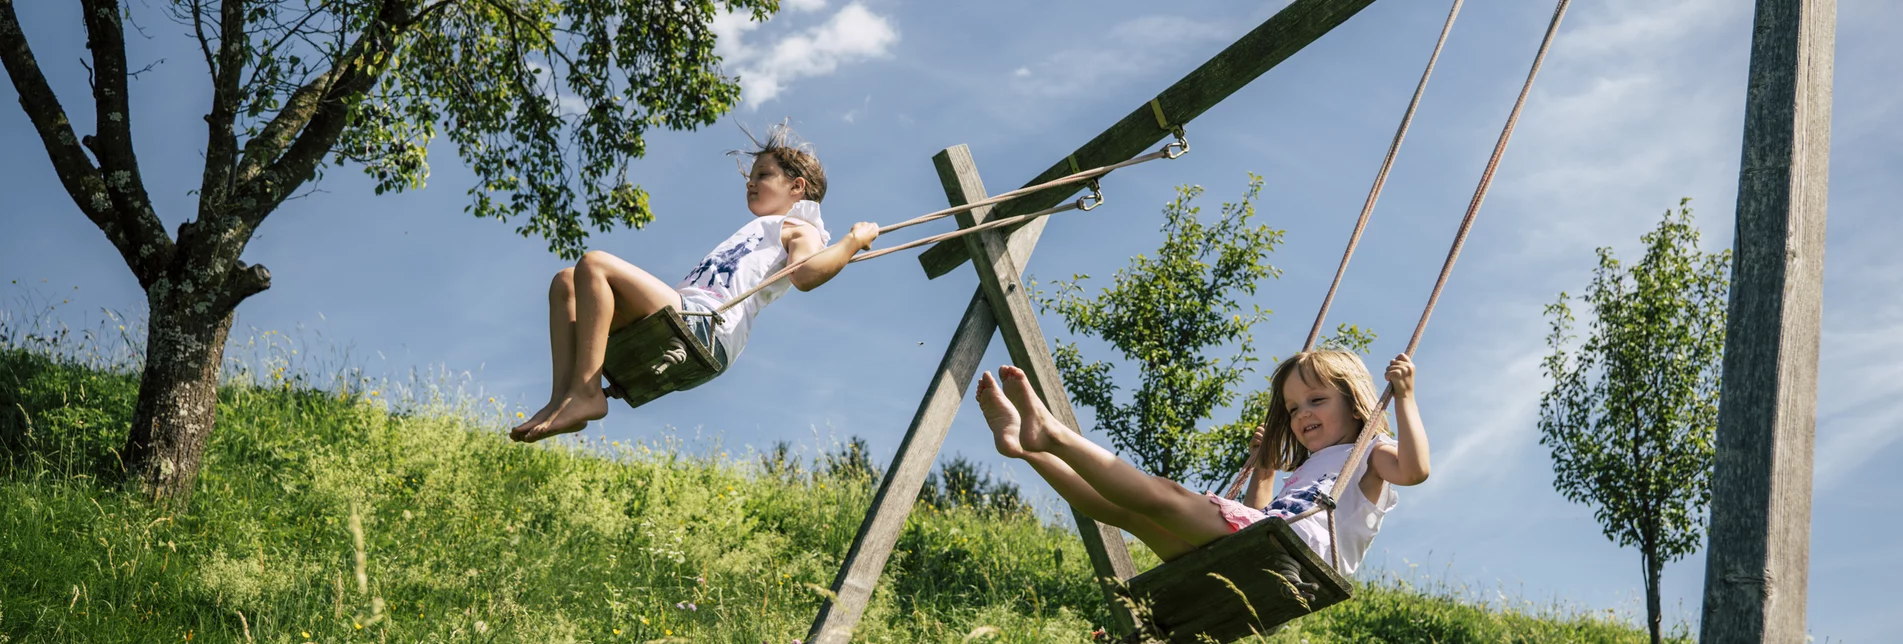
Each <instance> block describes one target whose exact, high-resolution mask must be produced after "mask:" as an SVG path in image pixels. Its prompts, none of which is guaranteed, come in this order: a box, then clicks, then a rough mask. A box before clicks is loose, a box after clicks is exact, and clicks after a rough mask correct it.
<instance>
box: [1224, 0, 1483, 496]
mask: <svg viewBox="0 0 1903 644" xmlns="http://www.w3.org/2000/svg"><path fill="white" fill-rule="evenodd" d="M1464 3H1465V0H1454V7H1453V9H1452V10H1451V11H1449V12H1448V13H1447V22H1446V23H1445V24H1442V25H1441V28H1440V38H1439V39H1438V40H1435V41H1434V51H1433V53H1432V54H1429V55H1428V57H1427V68H1426V69H1424V70H1422V71H1421V80H1420V82H1418V83H1416V84H1415V85H1414V97H1413V98H1411V99H1409V100H1408V103H1407V110H1406V111H1404V112H1402V113H1401V125H1400V126H1399V127H1397V128H1395V130H1394V140H1393V141H1392V142H1390V143H1388V154H1387V157H1386V158H1384V159H1382V160H1381V169H1380V170H1379V171H1377V172H1375V174H1374V186H1373V187H1371V188H1369V189H1368V200H1367V202H1365V203H1363V204H1362V205H1361V217H1360V218H1359V219H1356V220H1355V229H1354V232H1352V233H1349V235H1348V247H1347V249H1345V250H1343V251H1342V253H1341V264H1340V265H1338V266H1336V267H1335V279H1334V281H1332V282H1330V283H1329V284H1328V294H1327V295H1325V296H1323V297H1322V305H1321V309H1320V310H1318V311H1316V312H1315V324H1314V325H1313V326H1311V327H1309V329H1308V339H1307V340H1306V341H1304V342H1302V351H1303V352H1304V353H1306V352H1308V351H1309V350H1311V349H1314V348H1315V342H1316V340H1318V339H1319V338H1320V337H1321V333H1322V322H1323V321H1324V320H1327V319H1328V308H1329V306H1330V305H1332V304H1334V302H1335V292H1336V291H1337V290H1339V289H1340V288H1341V277H1342V275H1344V274H1346V273H1347V272H1348V260H1349V259H1351V258H1353V257H1354V256H1355V249H1356V248H1358V247H1360V245H1361V234H1362V233H1363V232H1365V231H1366V230H1367V229H1368V219H1369V218H1370V217H1372V216H1373V215H1374V204H1375V201H1376V200H1379V199H1380V198H1381V189H1382V188H1384V187H1386V186H1387V183H1388V171H1389V170H1390V169H1392V168H1393V167H1394V159H1395V157H1397V156H1399V155H1400V151H1401V141H1403V140H1405V139H1407V131H1408V128H1409V126H1411V125H1413V124H1414V110H1415V109H1416V108H1418V107H1420V104H1421V95H1422V94H1425V93H1427V80H1428V79H1429V78H1432V77H1433V75H1434V64H1435V63H1437V62H1439V61H1440V52H1441V48H1442V47H1445V46H1446V45H1447V34H1449V33H1451V32H1453V30H1454V19H1455V18H1458V17H1460V7H1461V5H1462V4H1464ZM1261 456H1262V448H1261V446H1259V445H1258V446H1256V447H1255V448H1252V449H1250V450H1249V458H1248V460H1246V461H1243V465H1242V469H1241V471H1238V472H1236V475H1235V477H1234V478H1233V479H1232V480H1231V481H1230V483H1229V485H1228V487H1225V488H1223V489H1224V490H1225V491H1224V492H1223V497H1224V498H1230V499H1233V498H1236V496H1237V495H1238V494H1241V493H1242V488H1243V486H1244V485H1245V484H1246V483H1247V481H1248V477H1249V475H1250V474H1251V473H1253V472H1255V464H1256V463H1257V459H1258V458H1260V457H1261Z"/></svg>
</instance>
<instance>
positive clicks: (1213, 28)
mask: <svg viewBox="0 0 1903 644" xmlns="http://www.w3.org/2000/svg"><path fill="white" fill-rule="evenodd" d="M1235 31H1236V30H1235V29H1233V28H1231V27H1230V26H1229V25H1224V24H1217V23H1210V22H1204V21H1199V20H1194V19H1190V18H1185V17H1182V16H1164V15H1152V16H1143V17H1140V18H1134V19H1131V20H1129V21H1126V22H1124V23H1122V24H1119V25H1117V26H1115V27H1112V28H1111V29H1110V30H1108V31H1107V32H1105V33H1103V34H1101V35H1100V36H1099V37H1095V38H1092V39H1091V41H1090V44H1088V45H1083V46H1076V47H1069V48H1065V49H1060V50H1058V51H1056V52H1054V53H1052V54H1050V55H1049V56H1046V57H1045V58H1044V59H1043V60H1040V61H1037V62H1035V63H1031V64H1027V65H1024V66H1021V67H1018V68H1017V69H1015V70H1013V71H1012V72H1011V78H1010V82H1011V88H1012V89H1013V90H1014V91H1017V92H1019V93H1022V94H1027V95H1033V96H1063V95H1066V94H1070V93H1073V92H1079V91H1084V90H1087V89H1102V88H1104V87H1105V86H1106V85H1108V84H1110V83H1113V82H1115V81H1116V80H1118V79H1124V78H1138V77H1143V76H1145V75H1147V74H1150V73H1151V72H1154V71H1156V70H1159V69H1162V68H1165V67H1168V66H1171V65H1174V64H1177V63H1179V62H1181V61H1182V60H1183V59H1184V58H1185V57H1188V56H1192V55H1196V54H1195V53H1194V52H1196V51H1197V50H1196V48H1195V47H1183V46H1181V45H1183V44H1186V43H1197V42H1205V41H1227V40H1229V39H1231V38H1232V37H1234V36H1235ZM1162 43H1173V46H1167V47H1166V46H1162V45H1161V44H1162Z"/></svg>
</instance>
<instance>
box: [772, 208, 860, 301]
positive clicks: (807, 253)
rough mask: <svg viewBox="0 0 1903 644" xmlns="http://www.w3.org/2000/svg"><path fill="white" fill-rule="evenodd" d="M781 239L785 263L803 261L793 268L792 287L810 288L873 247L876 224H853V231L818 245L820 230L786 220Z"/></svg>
mask: <svg viewBox="0 0 1903 644" xmlns="http://www.w3.org/2000/svg"><path fill="white" fill-rule="evenodd" d="M780 234H781V235H782V242H783V243H784V244H786V254H787V258H786V261H787V264H788V265H792V264H798V263H800V262H802V261H803V262H806V264H804V265H802V266H800V267H799V268H798V269H796V270H794V271H793V275H792V277H791V279H792V281H793V288H797V289H799V290H800V291H802V292H804V291H810V290H813V289H816V288H819V285H821V284H825V283H826V282H827V280H831V279H832V278H833V276H834V275H838V274H839V269H842V268H845V267H846V262H849V261H852V256H853V255H854V254H855V253H858V252H859V251H862V250H865V249H867V248H870V247H871V246H872V240H874V239H878V238H879V226H878V225H877V224H870V223H866V222H863V221H862V222H859V223H856V224H853V225H852V232H848V233H846V237H845V238H844V239H841V240H839V242H838V243H836V244H833V245H832V246H828V247H826V248H824V249H822V248H820V246H819V244H820V241H819V232H818V231H816V230H814V229H813V227H812V226H807V225H800V224H795V223H793V222H792V220H790V219H789V220H788V221H787V224H786V225H785V227H784V228H782V229H781V231H780ZM809 258H810V259H809Z"/></svg>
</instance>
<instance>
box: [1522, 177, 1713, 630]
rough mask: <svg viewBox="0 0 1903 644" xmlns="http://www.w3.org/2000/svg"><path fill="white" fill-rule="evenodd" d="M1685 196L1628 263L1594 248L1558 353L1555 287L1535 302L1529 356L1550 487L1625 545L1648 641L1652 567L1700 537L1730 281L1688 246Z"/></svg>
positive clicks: (1560, 312)
mask: <svg viewBox="0 0 1903 644" xmlns="http://www.w3.org/2000/svg"><path fill="white" fill-rule="evenodd" d="M1689 201H1690V199H1686V200H1683V201H1680V202H1679V210H1678V213H1677V216H1674V215H1673V213H1672V211H1671V210H1669V209H1668V210H1666V211H1665V218H1664V220H1663V221H1661V222H1659V226H1658V228H1657V229H1655V230H1653V231H1652V232H1650V233H1647V234H1646V235H1645V236H1644V237H1642V238H1641V240H1642V241H1643V242H1644V244H1645V258H1644V259H1642V260H1640V261H1639V263H1638V265H1636V266H1633V267H1631V268H1630V269H1627V268H1624V267H1622V266H1621V265H1620V263H1619V260H1618V259H1616V258H1614V257H1613V255H1612V249H1610V248H1600V249H1598V251H1597V252H1598V255H1599V267H1598V268H1597V269H1595V270H1594V271H1593V278H1592V283H1591V284H1590V285H1589V286H1588V287H1587V289H1588V291H1587V294H1586V297H1585V301H1586V303H1587V304H1588V305H1590V306H1591V307H1592V313H1593V320H1592V323H1591V326H1590V328H1591V332H1590V333H1589V334H1588V337H1587V338H1586V342H1585V344H1584V345H1582V346H1580V347H1579V348H1578V349H1577V350H1573V351H1569V350H1568V349H1567V347H1568V345H1570V344H1572V341H1573V339H1574V336H1573V335H1571V332H1572V328H1573V314H1572V308H1571V307H1570V306H1569V305H1568V301H1569V299H1568V297H1567V295H1566V294H1565V293H1560V296H1559V301H1557V302H1555V303H1553V304H1550V305H1548V306H1547V307H1546V315H1547V316H1548V317H1550V318H1551V319H1552V332H1551V333H1550V334H1549V335H1547V337H1546V341H1547V344H1548V345H1549V346H1551V347H1552V348H1553V354H1552V355H1549V356H1547V357H1546V359H1545V360H1544V361H1543V362H1542V363H1541V364H1542V366H1543V369H1544V371H1545V373H1546V376H1547V377H1548V378H1551V379H1552V381H1553V388H1552V390H1550V391H1548V392H1546V394H1545V395H1544V396H1542V397H1541V398H1540V421H1539V423H1540V444H1541V445H1545V446H1547V447H1549V448H1551V449H1552V451H1553V474H1554V483H1553V486H1554V488H1555V489H1557V490H1558V491H1559V493H1560V494H1561V495H1563V496H1565V497H1566V498H1567V499H1568V500H1571V501H1573V502H1576V503H1587V504H1590V505H1592V506H1594V507H1593V516H1594V517H1595V518H1597V519H1598V520H1599V525H1600V527H1601V528H1602V529H1603V530H1604V531H1605V534H1606V538H1608V539H1611V540H1613V541H1614V542H1616V543H1618V544H1619V545H1621V546H1636V547H1637V548H1638V549H1639V554H1640V557H1641V559H1642V560H1643V570H1644V574H1645V599H1646V614H1647V617H1648V623H1649V625H1650V627H1651V631H1652V641H1653V642H1655V643H1656V642H1658V641H1659V570H1660V568H1661V567H1662V566H1664V565H1665V564H1666V563H1670V562H1672V561H1676V560H1678V559H1679V558H1681V557H1684V556H1685V555H1687V554H1690V553H1692V552H1693V551H1695V550H1697V548H1698V544H1699V542H1700V541H1701V540H1702V539H1703V538H1704V536H1703V526H1704V525H1705V521H1704V515H1705V511H1706V508H1707V506H1709V505H1710V503H1711V465H1712V444H1713V434H1714V432H1715V430H1716V428H1717V424H1718V384H1719V380H1718V378H1719V369H1720V366H1721V364H1722V357H1723V353H1724V345H1725V304H1726V299H1725V298H1726V294H1727V290H1728V289H1729V288H1730V279H1729V275H1730V267H1731V251H1729V250H1721V251H1719V252H1716V253H1704V252H1701V251H1699V249H1698V229H1696V228H1694V227H1693V226H1692V214H1691V213H1692V211H1691V208H1689V207H1687V206H1686V203H1688V202H1689Z"/></svg>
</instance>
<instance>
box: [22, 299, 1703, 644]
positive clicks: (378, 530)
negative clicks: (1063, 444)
mask: <svg viewBox="0 0 1903 644" xmlns="http://www.w3.org/2000/svg"><path fill="white" fill-rule="evenodd" d="M6 321H7V320H6V319H0V644H23V643H28V642H33V643H38V642H182V641H210V642H272V643H280V642H288V643H301V642H447V641H471V642H536V643H542V642H656V641H661V642H734V643H747V644H754V643H764V644H787V643H793V642H798V641H799V639H800V638H802V637H804V635H805V633H806V629H807V627H808V625H809V623H810V621H811V619H812V617H813V615H814V614H815V612H816V611H817V609H818V608H819V606H820V603H821V601H822V600H823V598H824V596H825V594H826V592H827V591H826V588H827V586H828V585H830V583H831V582H832V577H833V575H834V574H835V571H836V569H837V566H838V564H839V562H840V560H841V558H842V557H843V556H844V554H845V552H846V550H847V549H848V548H849V546H850V544H851V540H852V537H853V535H854V533H855V531H856V530H857V528H858V526H859V522H860V520H861V518H862V516H863V513H864V511H865V508H866V506H867V505H868V503H869V501H870V498H871V496H872V492H873V490H874V486H873V481H874V477H876V476H877V472H878V464H877V463H874V462H872V461H871V460H870V459H868V458H867V457H866V455H865V454H864V452H863V450H859V449H856V448H854V447H853V446H852V443H851V442H850V441H848V442H845V443H843V444H840V445H830V446H813V450H812V451H811V453H810V455H809V454H808V453H807V452H804V451H802V450H798V449H793V450H789V449H787V446H785V445H781V446H778V449H767V450H745V451H738V452H736V451H728V450H725V449H723V448H722V447H721V446H720V445H719V444H718V443H717V442H708V441H684V440H681V439H676V438H668V437H661V438H656V439H654V440H651V441H644V442H634V443H628V442H620V441H613V442H610V441H603V440H599V439H595V440H589V439H575V440H566V441H554V442H549V443H544V444H540V445H536V446H532V447H531V446H524V445H519V444H515V443H511V442H509V441H508V440H507V438H506V436H505V435H504V433H503V432H504V429H505V428H506V427H507V425H508V422H509V420H511V419H512V418H513V417H514V413H515V412H513V411H511V410H507V409H505V408H504V407H502V406H501V405H500V404H499V403H497V402H496V401H495V400H494V399H493V398H488V397H486V396H483V395H481V394H480V393H471V391H472V390H471V389H469V388H467V387H463V386H459V385H458V384H457V382H456V381H457V379H456V378H453V377H448V374H444V373H438V374H420V375H413V376H412V377H411V378H409V379H407V380H406V381H404V382H400V383H393V382H390V381H372V380H370V379H368V378H364V377H362V376H361V374H360V373H359V372H358V371H356V370H353V369H349V368H345V367H341V366H338V365H339V364H340V362H341V360H340V359H329V360H325V359H316V358H312V357H311V356H309V352H307V351H300V350H299V349H298V348H297V347H298V346H299V345H298V344H296V343H293V342H289V341H287V340H284V339H283V336H281V335H279V334H275V333H272V332H263V333H254V334H252V336H251V338H250V339H249V340H248V341H245V342H244V343H238V344H235V345H234V347H233V350H232V351H231V352H230V357H229V363H228V365H227V369H226V371H227V374H226V376H225V385H224V386H223V387H222V388H221V389H220V395H219V410H218V428H217V430H216V431H215V432H214V434H213V436H212V439H211V443H210V446H209V448H208V450H207V454H206V458H205V464H204V467H203V470H202V472H201V474H200V476H199V479H198V484H197V489H196V493H195V496H194V497H193V499H192V501H191V503H190V505H189V507H187V508H186V509H185V510H183V511H177V510H176V509H175V508H170V507H167V506H162V505H156V504H152V503H149V502H147V501H144V500H142V499H140V498H139V497H138V496H136V495H134V494H132V493H130V492H127V491H124V490H122V489H121V488H120V487H119V486H118V485H117V480H118V471H119V469H118V457H117V456H116V454H117V450H118V449H119V448H120V446H121V445H122V443H123V441H124V437H125V432H126V426H127V423H128V422H129V419H130V417H131V415H132V409H133V405H134V402H135V400H136V396H137V388H138V378H137V375H136V372H135V370H134V368H133V367H131V366H128V365H130V364H132V362H134V361H133V360H131V359H130V356H136V355H137V350H136V349H137V347H136V344H137V343H136V342H135V341H133V340H129V339H128V338H133V337H137V336H136V334H134V333H132V332H128V331H126V330H125V329H124V328H123V327H120V328H119V329H118V330H117V331H116V332H113V331H112V330H111V329H112V328H113V326H115V321H108V322H107V323H106V324H104V325H101V326H100V328H99V329H96V330H93V331H87V332H82V333H78V334H74V333H71V332H69V331H68V330H65V329H64V327H57V329H58V330H57V331H54V332H50V333H49V332H43V331H42V330H41V329H39V328H24V326H25V325H23V324H21V320H19V319H13V320H12V323H11V326H9V325H8V324H5V322H6ZM955 474H956V473H955V472H941V477H940V480H941V481H943V483H942V486H935V490H936V492H935V493H934V494H932V495H931V497H932V498H929V499H926V500H925V501H922V502H921V503H920V504H919V506H918V509H917V510H916V511H915V512H914V513H913V515H912V517H911V519H910V520H909V521H908V523H907V524H906V527H905V531H904V533H903V536H902V537H901V539H900V541H899V545H898V550H897V552H894V553H893V555H892V558H891V559H890V561H889V563H888V564H887V567H886V571H885V576H884V578H883V579H882V581H881V585H880V587H879V589H878V591H877V592H876V593H875V595H874V597H873V600H872V604H871V608H870V609H869V611H868V613H867V615H866V617H865V619H864V620H863V622H862V623H861V626H860V628H859V630H858V632H857V636H856V638H855V641H864V642H959V643H962V642H1000V643H1002V642H1089V641H1092V640H1093V632H1095V631H1096V630H1097V629H1098V627H1100V626H1101V625H1102V624H1104V623H1105V622H1106V620H1107V617H1108V615H1107V612H1106V610H1107V609H1106V607H1105V606H1104V604H1103V602H1102V600H1101V595H1100V593H1099V591H1098V590H1097V588H1096V587H1095V586H1094V584H1093V583H1092V582H1091V581H1090V575H1089V568H1088V563H1087V559H1086V557H1085V555H1084V553H1083V550H1082V547H1081V545H1080V544H1079V543H1078V542H1077V541H1076V539H1075V537H1074V536H1073V535H1072V533H1071V531H1070V529H1069V527H1068V526H1065V525H1063V524H1062V523H1061V522H1057V521H1054V520H1053V519H1052V518H1050V517H1040V516H1039V513H1037V512H1034V511H1032V510H1031V509H1030V507H1029V506H1028V505H1027V504H1024V503H1023V502H1021V501H1020V500H1018V499H1017V498H1016V495H1015V494H1012V492H1014V490H1012V489H1007V487H1006V486H1002V485H1001V484H998V483H994V482H988V481H983V480H981V481H978V482H976V483H972V482H970V479H971V478H972V477H970V476H958V475H955ZM960 481H965V482H960ZM987 486H988V487H987ZM1134 548H1135V553H1134V554H1135V556H1136V557H1137V560H1138V565H1139V566H1140V567H1147V566H1150V565H1154V564H1155V562H1156V558H1155V557H1154V556H1153V555H1151V554H1150V553H1148V552H1147V551H1144V550H1143V549H1142V548H1141V547H1140V546H1134ZM1357 594H1358V598H1357V599H1356V600H1355V601H1352V602H1349V603H1347V604H1344V605H1342V606H1338V607H1336V608H1333V609H1330V610H1328V611H1325V612H1323V613H1320V614H1317V615H1312V616H1309V617H1307V618H1304V619H1302V620H1299V621H1297V622H1295V623H1293V624H1291V625H1290V626H1289V627H1288V628H1286V629H1284V630H1282V631H1280V632H1278V633H1275V634H1273V635H1270V636H1266V637H1261V638H1257V640H1255V641H1257V642H1274V643H1288V644H1294V643H1298V642H1299V643H1309V644H1321V643H1324V642H1638V641H1644V640H1645V639H1646V638H1645V636H1644V633H1643V631H1642V630H1639V629H1637V628H1634V622H1633V621H1632V619H1631V618H1630V617H1629V616H1627V615H1618V614H1611V613H1607V612H1604V611H1601V612H1596V613H1594V612H1586V611H1582V610H1577V609H1574V608H1570V607H1568V606H1566V605H1564V604H1563V603H1559V602H1540V603H1538V604H1535V603H1534V602H1530V601H1527V600H1524V599H1517V598H1509V597H1507V596H1506V595H1505V594H1502V593H1498V592H1497V591H1496V590H1486V591H1484V592H1482V591H1480V590H1476V589H1470V588H1469V587H1467V586H1465V585H1462V584H1459V583H1456V582H1453V581H1449V580H1448V578H1447V577H1444V576H1443V577H1441V578H1438V579H1436V578H1432V577H1429V576H1422V575H1413V574H1412V569H1408V571H1407V572H1378V571H1371V572H1369V573H1366V574H1365V576H1364V579H1363V580H1362V581H1361V582H1360V584H1359V587H1358V589H1357ZM1496 594H1498V598H1497V599H1495V598H1494V595H1496ZM1681 629H1682V627H1681ZM1681 637H1682V634H1681Z"/></svg>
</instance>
